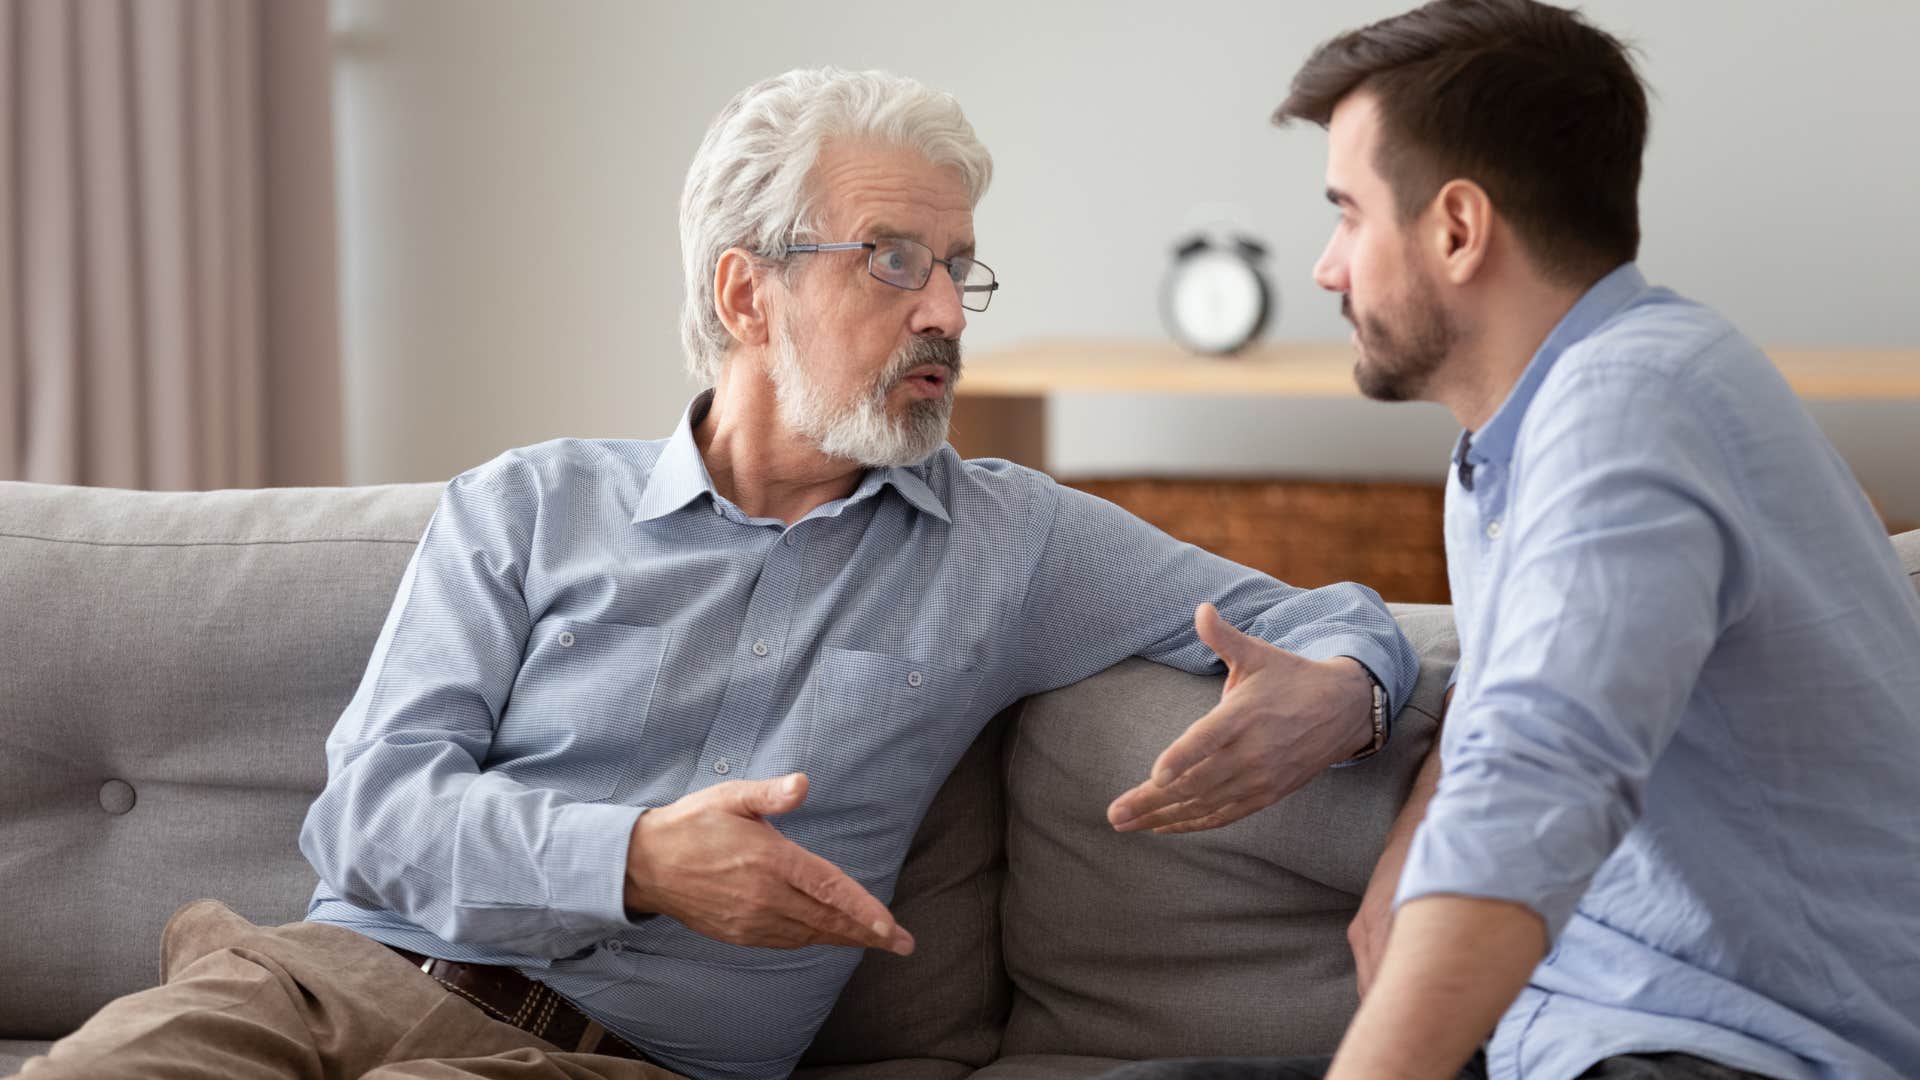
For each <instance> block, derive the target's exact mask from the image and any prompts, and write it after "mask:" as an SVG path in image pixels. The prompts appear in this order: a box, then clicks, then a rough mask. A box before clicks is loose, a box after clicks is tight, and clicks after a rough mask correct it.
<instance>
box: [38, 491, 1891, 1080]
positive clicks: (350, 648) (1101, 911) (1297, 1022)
mask: <svg viewBox="0 0 1920 1080" xmlns="http://www.w3.org/2000/svg"><path fill="white" fill-rule="evenodd" d="M438 490H439V487H438V485H414V486H399V487H377V488H346V489H312V490H270V491H259V492H211V493H196V494H144V493H132V492H120V491H103V490H91V489H80V488H60V487H46V486H37V485H28V484H0V916H3V917H4V920H5V922H4V926H0V1075H8V1074H10V1073H11V1072H13V1070H14V1068H15V1067H17V1065H18V1064H19V1062H20V1061H21V1060H22V1059H23V1058H25V1057H27V1056H30V1055H32V1054H34V1053H38V1052H39V1051H40V1050H41V1049H43V1048H44V1047H45V1046H46V1044H47V1042H48V1041H49V1040H52V1039H55V1038H58V1037H59V1036H60V1035H62V1034H63V1033H65V1032H67V1031H70V1030H71V1029H72V1028H74V1027H75V1026H76V1025H78V1024H79V1023H80V1022H81V1021H83V1020H84V1019H85V1018H86V1017H87V1016H88V1015H89V1014H90V1013H92V1012H93V1010H94V1009H96V1008H98V1007H99V1006H100V1005H101V1004H102V1003H104V1002H105V1001H107V1000H108V999H110V998H112V997H114V996H116V995H119V994H124V993H127V992H130V991H133V990H137V989H140V988H142V987H146V986H149V985H151V984H152V982H153V981H154V978H155V958H156V949H157V942H158V936H159V932H160V927H161V925H162V923H163V922H164V921H165V919H166V917H167V916H168V914H169V913H170V912H172V911H173V909H174V908H175V907H176V906H177V905H179V904H180V903H182V902H184V901H186V900H190V899H193V898H195V897H201V896H212V897H218V898H220V899H222V900H225V901H227V902H228V903H229V904H231V905H232V906H233V907H234V908H235V909H236V910H238V911H239V912H240V913H242V914H243V915H246V916H248V917H250V918H252V919H254V920H256V921H260V922H279V921H286V920H292V919H297V918H299V917H300V916H301V915H302V913H303V910H304V906H305V901H306V898H307V894H308V891H309V890H310V889H311V887H312V885H313V876H312V871H311V870H310V869H309V867H308V866H307V864H306V862H305V860H304V859H303V858H302V857H301V855H300V853H299V850H298V848H297V847H296V843H295V837H296V834H297V831H298V828H299V824H300V820H301V817H302V815H303V814H304V812H305V810H306V807H307V804H308V803H309V801H310V800H311V799H312V798H313V796H314V795H315V793H317V792H318V791H319V789H320V786H321V783H322V781H323V779H324V775H325V761H324V757H323V753H322V743H323V740H324V739H325V737H326V734H327V731H328V730H329V729H330V727H331V726H332V724H333V722H334V719H335V717H336V716H337V715H338V713H339V711H340V709H341V707H342V706H343V705H344V704H345V703H346V701H347V699H348V698H349V697H350V696H351V694H352V691H353V688H354V686H355V684H356V683H357V681H358V679H359V677H360V673H361V669H362V665H363V664H364V663H365V661H366V658H367V654H368V653H369V651H370V650H371V648H372V645H373V640H374V636H375V634H376V633H377V631H378V630H379V627H380V622H381V619H382V616H383V615H384V613H385V611H386V608H387V605H388V603H389V602H390V600H391V599H392V595H393V591H394V588H395V586H396V584H397V582H398V580H399V577H400V574H401V571H402V569H403V568H404V566H405V563H406V560H407V557H408V555H409V553H410V551H411V549H412V546H413V543H414V541H415V540H416V538H417V537H418V536H419V533H420V531H421V529H422V527H423V525H424V524H425V521H426V518H427V516H428V514H429V513H431V511H432V508H433V505H434V500H435V498H436V496H437V493H438ZM1901 544H1902V546H1903V549H1904V555H1905V558H1906V560H1907V563H1908V566H1909V567H1910V568H1912V567H1915V566H1920V534H1909V535H1908V536H1906V537H1904V538H1902V540H1901ZM1396 610H1397V614H1398V615H1399V617H1400V619H1401V622H1402V624H1403V626H1404V627H1405V628H1406V630H1407V632H1408V634H1409V636H1410V637H1411V638H1412V639H1413V641H1414V643H1415V645H1416V647H1418V649H1419V651H1420V653H1421V657H1422V668H1421V679H1420V684H1419V686H1418V688H1417V689H1416V690H1415V692H1414V694H1413V698H1412V701H1411V702H1410V703H1409V705H1408V706H1407V708H1406V710H1405V711H1404V712H1403V713H1402V714H1401V716H1400V718H1399V722H1398V725H1397V728H1396V733H1395V736H1394V739H1393V742H1392V744H1391V745H1390V747H1389V749H1388V751H1387V752H1386V753H1385V754H1383V755H1382V756H1381V757H1379V758H1377V759H1375V760H1374V761H1372V762H1370V763H1368V764H1367V765H1365V766H1362V767H1359V768H1354V769H1347V770H1341V771H1337V772H1332V773H1329V774H1327V775H1325V776H1322V777H1321V778H1319V779H1317V780H1315V781H1314V782H1313V783H1312V784H1310V785H1309V786H1308V787H1307V788H1306V789H1304V790H1303V791H1301V792H1300V793H1298V794H1296V795H1294V796H1293V797H1292V798H1289V799H1287V800H1286V801H1284V802H1283V803H1282V804H1280V805H1279V806H1277V807H1275V808H1273V809H1271V810H1268V811H1266V812H1264V813H1261V814H1258V815H1255V816H1254V817H1253V818H1251V819H1249V820H1246V821H1243V822H1240V823H1238V824H1236V825H1233V826H1231V827H1229V828H1226V829H1222V830H1217V831H1215V832H1211V833H1204V834H1198V835H1193V836H1185V837H1153V836H1120V835H1117V834H1115V833H1113V832H1112V831H1111V830H1110V829H1108V828H1107V826H1106V824H1105V820H1104V809H1105V806H1106V804H1107V802H1108V801H1109V800H1110V799H1111V798H1112V796H1113V795H1115V794H1116V793H1118V792H1120V791H1122V790H1124V789H1125V788H1126V787H1128V786H1130V785H1131V784H1132V783H1134V782H1135V781H1136V780H1137V779H1138V778H1139V777H1141V776H1143V775H1145V772H1146V770H1147V767H1148V764H1149V762H1151V761H1152V759H1153V757H1154V756H1155V755H1156V754H1157V753H1158V752H1159V750H1160V749H1161V748H1162V747H1163V746H1165V745H1166V743H1167V742H1168V741H1170V740H1171V739H1172V738H1173V737H1174V736H1175V735H1176V734H1177V733H1178V732H1180V731H1181V730H1183V729H1184V728H1185V726H1186V725H1187V724H1188V723H1190V722H1191V721H1192V720H1193V719H1194V718H1195V717H1198V716H1199V715H1200V714H1201V713H1202V712H1204V711H1205V710H1206V709H1207V708H1208V707H1210V705H1211V704H1212V703H1213V701H1214V700H1215V699H1216V697H1217V694H1218V680H1216V679H1210V678H1199V677H1195V676H1191V675H1185V674H1182V673H1179V672H1176V671H1173V670H1171V669H1167V668H1161V667H1157V666H1154V665H1151V664H1147V663H1143V662H1139V661H1133V662H1128V663H1124V664H1121V665H1119V666H1118V667H1115V668H1113V669H1112V670H1110V671H1107V672H1105V673H1103V674H1101V675H1098V676H1096V677H1094V678H1091V679H1088V680H1086V681H1084V682H1082V683H1079V684H1077V685H1074V686H1071V687H1067V688H1065V689H1063V690H1059V691H1056V692H1054V693H1051V694H1047V695H1043V696H1040V697H1036V698H1032V699H1029V700H1027V701H1024V702H1022V703H1021V704H1019V705H1017V706H1016V707H1014V708H1013V709H1010V710H1008V712H1007V713H1006V714H1003V715H1002V716H1000V717H999V718H997V719H996V720H995V721H994V722H993V724H992V725H991V726H990V727H989V728H988V729H987V730H986V732H985V733H984V734H983V735H982V736H981V738H980V740H979V741H978V743H977V744H976V745H975V746H974V748H973V750H972V752H971V753H969V754H968V755H967V757H966V758H965V759H964V760H963V761H962V763H961V764H960V766H959V768H958V769H957V770H956V772H955V773H954V775H953V776H952V778H951V779H949V780H948V782H947V784H946V786H945V788H944V789H943V790H942V791H941V793H940V795H939V797H938V799H937V801H936V802H935V803H934V805H933V809H932V811H931V812H930V814H929V815H928V818H927V820H926V822H925V824H924V825H923V826H922V828H921V830H920V833H919V835H918V837H917V838H916V840H915V842H914V844H913V848H912V851H911V853H910V855H909V856H908V859H907V864H906V867H905V870H904V872H903V875H902V878H901V883H900V888H899V892H898V896H897V897H896V900H895V904H894V909H895V911H896V913H897V914H898V915H899V917H900V919H901V921H902V922H903V923H904V924H905V925H906V926H907V927H908V928H910V929H911V930H913V931H914V933H915V934H916V935H917V936H918V938H919V942H920V949H919V951H918V952H917V953H916V954H915V955H914V956H912V957H910V958H905V959H901V958H895V957H890V956H881V955H869V956H868V958H867V959H866V961H865V962H864V963H863V964H862V966H861V968H860V969H859V971H858V972H857V973H856V975H855V976H854V979H853V982H852V983H851V984H850V985H849V987H848V989H847V991H846V993H845V995H844V996H843V998H842V999H841V1002H840V1005H839V1007H838V1009H837V1010H836V1011H835V1012H834V1014H833V1016H832V1017H831V1019H830V1020H829V1021H828V1022H827V1024H826V1027H825V1028H824V1029H823V1030H822V1031H821V1033H820V1035H819V1037H818V1038H817V1039H816V1040H815V1042H814V1045H813V1047H812V1049H811V1050H810V1051H809V1053H808V1056H807V1059H806V1062H805V1065H804V1067H803V1069H802V1075H805V1076H809V1077H819V1078H826V1077H833V1078H855V1077H859V1078H864V1077H889V1078H892V1077H903V1078H909V1080H911V1078H927V1080H943V1078H948V1077H963V1076H977V1077H980V1078H982V1080H1013V1078H1027V1077H1031V1078H1043V1077H1044V1078H1051V1077H1076V1076H1086V1075H1091V1074H1093V1073H1096V1072H1098V1071H1100V1070H1101V1069H1103V1068H1106V1067H1108V1066H1110V1065H1112V1064H1114V1063H1115V1062H1117V1061H1121V1060H1128V1059H1134V1058H1141V1057H1148V1056H1164V1055H1182V1054H1201V1053H1296V1052H1298V1053H1310V1052H1327V1051H1330V1050H1331V1048H1332V1047H1333V1046H1334V1045H1335V1043H1336V1042H1337V1040H1338V1038H1339V1034H1340V1032H1341V1029H1342V1028H1343V1026H1344V1025H1345V1023H1346V1020H1347V1018H1348V1016H1349V1014H1350V1013H1351V1011H1352V1009H1353V1007H1354V1005H1355V997H1354V988H1353V968H1352V960H1351V957H1350V956H1349V954H1348V951H1347V944H1346V940H1345V933H1344V932H1345V927H1346V924H1347V921H1348V919H1349V918H1350V917H1351V915H1352V912H1353V910H1354V907H1355V905H1356V904H1357V902H1358V898H1359V895H1360V893H1361V891H1362V889H1363V888H1364V887H1365V884H1366V881H1367V876H1368V874H1369V873H1370V871H1371V868H1372V864H1373V860H1374V858H1375V856H1376V854H1377V852H1378V850H1379V848H1380V846H1381V843H1382V841H1383V838H1384V836H1385V833H1386V830H1387V826H1388V824H1389V823H1390V822H1391V820H1392V818H1393V815H1394V813H1395V811H1396V809H1397V807H1398V806H1399V805H1400V803H1401V801H1402V800H1403V798H1404V797H1405V793H1406V790H1407V787H1408V786H1409V784H1410V783H1411V780H1412V776H1413V773H1414V770H1415V769H1416V768H1417V766H1418V764H1419V760H1420V758H1421V756H1422V754H1423V753H1424V751H1425V750H1426V749H1427V747H1428V746H1429V744H1430V742H1431V739H1432V735H1433V731H1434V725H1435V720H1434V714H1435V712H1436V710H1437V707H1438V704H1439V699H1440V694H1441V688H1442V686H1443V685H1444V683H1445V680H1446V675H1447V672H1448V669H1449V667H1450V665H1451V663H1452V661H1453V659H1454V640H1453V635H1452V622H1451V618H1450V616H1449V614H1448V612H1447V610H1446V609H1445V608H1433V607H1399V608H1397V609H1396Z"/></svg>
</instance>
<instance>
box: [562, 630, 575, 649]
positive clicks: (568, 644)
mask: <svg viewBox="0 0 1920 1080" xmlns="http://www.w3.org/2000/svg"><path fill="white" fill-rule="evenodd" d="M560 647H561V648H563V649H571V648H573V631H571V630H562V631H560Z"/></svg>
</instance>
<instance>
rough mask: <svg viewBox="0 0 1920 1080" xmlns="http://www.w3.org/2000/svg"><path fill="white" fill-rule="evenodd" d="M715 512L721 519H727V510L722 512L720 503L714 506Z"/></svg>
mask: <svg viewBox="0 0 1920 1080" xmlns="http://www.w3.org/2000/svg"><path fill="white" fill-rule="evenodd" d="M713 512H714V513H715V514H718V515H719V516H721V517H725V516H726V513H727V512H726V511H725V510H722V509H720V504H719V503H714V504H713Z"/></svg>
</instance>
